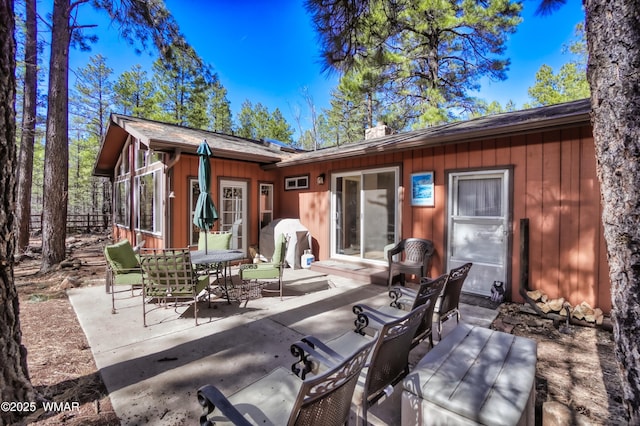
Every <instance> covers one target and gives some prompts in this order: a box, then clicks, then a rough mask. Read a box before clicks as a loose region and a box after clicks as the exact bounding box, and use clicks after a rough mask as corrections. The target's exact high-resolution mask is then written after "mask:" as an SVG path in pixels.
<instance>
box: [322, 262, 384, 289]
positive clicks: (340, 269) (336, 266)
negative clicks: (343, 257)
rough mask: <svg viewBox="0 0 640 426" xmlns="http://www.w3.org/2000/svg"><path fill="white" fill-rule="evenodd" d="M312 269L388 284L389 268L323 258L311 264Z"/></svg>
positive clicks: (353, 278)
mask: <svg viewBox="0 0 640 426" xmlns="http://www.w3.org/2000/svg"><path fill="white" fill-rule="evenodd" d="M310 269H311V270H312V271H315V272H319V273H323V274H327V275H336V276H339V277H344V278H349V279H352V280H355V281H361V282H363V283H369V284H376V285H383V286H386V285H387V275H388V272H387V268H386V267H383V266H377V265H367V264H362V263H352V262H341V261H336V260H321V261H317V262H313V263H312V264H311V268H310Z"/></svg>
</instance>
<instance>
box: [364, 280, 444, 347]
mask: <svg viewBox="0 0 640 426" xmlns="http://www.w3.org/2000/svg"><path fill="white" fill-rule="evenodd" d="M448 278H449V274H442V275H440V276H439V277H437V278H434V279H430V278H426V277H423V278H421V279H420V286H419V287H418V288H417V290H414V289H410V288H407V287H400V286H394V287H392V288H391V290H389V297H391V299H392V300H391V303H390V304H389V305H388V306H380V307H376V308H372V307H370V306H367V305H362V304H360V305H356V306H354V310H356V309H359V310H361V311H362V312H372V313H373V314H374V315H376V316H378V317H380V318H383V319H387V318H389V319H392V318H399V317H401V316H404V315H406V313H407V312H409V311H412V310H414V309H415V308H417V307H419V306H422V305H426V306H427V310H426V311H425V314H424V317H423V318H422V322H421V323H420V325H419V326H418V329H417V330H416V334H415V335H414V336H413V340H412V341H411V348H412V349H413V348H414V347H416V346H417V345H418V344H420V342H422V341H423V340H425V339H427V338H428V339H429V344H430V345H431V347H433V332H432V330H433V327H432V324H433V312H434V309H435V306H436V300H437V299H438V297H439V296H440V294H441V292H442V289H443V288H444V286H445V285H446V282H447V280H448Z"/></svg>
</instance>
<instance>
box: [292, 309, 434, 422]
mask: <svg viewBox="0 0 640 426" xmlns="http://www.w3.org/2000/svg"><path fill="white" fill-rule="evenodd" d="M427 309H428V306H426V305H422V306H419V307H417V308H416V309H414V310H412V311H411V312H407V313H406V315H404V316H401V317H399V318H395V319H392V320H389V319H383V318H381V317H377V316H376V315H375V314H374V313H372V312H370V311H368V312H364V311H360V310H359V309H356V308H355V307H354V313H355V314H356V315H357V318H356V321H355V324H356V329H355V331H356V333H353V332H348V333H345V334H343V335H341V336H340V337H338V338H336V339H333V340H330V341H327V342H321V341H319V340H317V339H313V338H306V339H305V341H306V342H307V343H309V344H310V345H311V346H313V347H314V349H315V350H316V351H317V352H319V353H320V354H322V358H319V359H314V361H317V362H318V364H319V366H318V368H319V369H320V371H322V368H324V367H323V366H322V365H323V364H325V362H324V361H323V360H324V359H329V360H336V359H337V360H339V359H341V358H342V357H345V356H347V355H348V354H349V353H351V352H352V351H353V348H354V347H358V346H360V345H362V344H363V343H364V342H368V341H372V340H373V341H374V342H375V343H374V346H373V349H372V351H371V356H370V359H369V361H368V362H367V365H366V368H364V369H363V370H362V373H361V375H362V377H361V380H360V381H359V383H358V387H357V388H356V391H355V394H354V400H356V401H360V402H361V407H362V421H363V424H364V425H367V412H368V410H369V407H371V406H372V405H373V404H375V403H376V402H377V401H378V400H379V399H380V398H382V397H383V396H384V395H385V394H386V393H385V390H386V389H387V388H388V387H389V386H394V385H395V384H396V383H398V382H399V381H400V380H402V379H403V378H404V377H405V376H406V375H407V374H408V373H409V352H410V350H411V342H412V340H413V337H414V336H415V334H416V330H417V329H418V327H419V326H420V324H421V322H422V319H423V318H424V314H425V312H426V311H427ZM312 358H313V357H312ZM305 360H306V361H305ZM300 363H301V364H303V365H309V364H310V363H309V361H308V358H305V357H301V361H300ZM329 365H330V364H329ZM307 369H308V368H307Z"/></svg>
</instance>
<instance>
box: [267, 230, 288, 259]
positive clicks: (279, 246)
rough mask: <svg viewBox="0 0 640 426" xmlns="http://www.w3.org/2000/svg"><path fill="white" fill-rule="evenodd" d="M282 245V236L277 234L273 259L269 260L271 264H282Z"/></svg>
mask: <svg viewBox="0 0 640 426" xmlns="http://www.w3.org/2000/svg"><path fill="white" fill-rule="evenodd" d="M283 245H284V234H278V238H276V245H275V247H274V248H273V257H272V258H271V262H272V263H282V260H283V259H284V255H285V254H286V253H285V252H284V250H282V249H283V247H282V246H283Z"/></svg>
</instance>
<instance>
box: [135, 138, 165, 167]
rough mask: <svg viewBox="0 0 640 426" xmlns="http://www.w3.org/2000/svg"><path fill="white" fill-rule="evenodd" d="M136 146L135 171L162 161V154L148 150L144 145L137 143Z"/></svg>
mask: <svg viewBox="0 0 640 426" xmlns="http://www.w3.org/2000/svg"><path fill="white" fill-rule="evenodd" d="M136 146H137V150H136V169H143V168H145V167H147V166H150V165H151V164H153V163H157V162H158V161H162V159H163V154H162V153H161V152H155V151H153V150H150V149H149V148H147V146H146V145H144V144H143V143H140V142H139V141H138V142H137V144H136Z"/></svg>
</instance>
